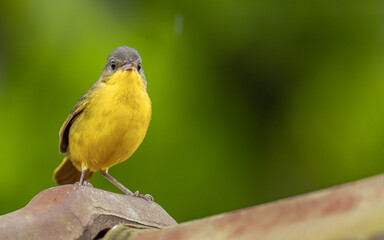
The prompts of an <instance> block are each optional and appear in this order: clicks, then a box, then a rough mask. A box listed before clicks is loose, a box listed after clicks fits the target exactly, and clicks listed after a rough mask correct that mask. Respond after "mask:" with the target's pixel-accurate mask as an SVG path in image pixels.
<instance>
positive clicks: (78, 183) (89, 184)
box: [75, 181, 93, 187]
mask: <svg viewBox="0 0 384 240" xmlns="http://www.w3.org/2000/svg"><path fill="white" fill-rule="evenodd" d="M75 185H79V186H87V187H93V185H92V184H91V183H90V182H87V181H83V184H81V183H80V182H75Z"/></svg>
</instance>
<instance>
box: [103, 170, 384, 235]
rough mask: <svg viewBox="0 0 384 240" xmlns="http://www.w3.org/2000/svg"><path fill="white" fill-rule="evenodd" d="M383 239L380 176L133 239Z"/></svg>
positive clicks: (383, 178)
mask: <svg viewBox="0 0 384 240" xmlns="http://www.w3.org/2000/svg"><path fill="white" fill-rule="evenodd" d="M382 233H384V176H378V177H374V178H369V179H366V180H362V181H359V182H354V183H349V184H345V185H341V186H336V187H333V188H329V189H325V190H322V191H318V192H314V193H309V194H305V195H301V196H297V197H293V198H289V199H285V200H280V201H276V202H272V203H268V204H264V205H260V206H255V207H251V208H247V209H242V210H238V211H234V212H229V213H224V214H221V215H217V216H213V217H208V218H205V219H200V220H195V221H191V222H186V223H182V224H180V225H178V226H174V227H171V228H165V229H161V230H148V231H144V232H139V233H137V234H136V236H135V237H134V238H133V239H135V240H141V239H147V240H154V239H175V240H177V239H199V240H205V239H240V240H241V239H263V240H264V239H284V240H285V239H295V240H296V239H377V237H380V236H383V234H382ZM107 236H108V234H107V235H106V237H107ZM379 239H381V238H379Z"/></svg>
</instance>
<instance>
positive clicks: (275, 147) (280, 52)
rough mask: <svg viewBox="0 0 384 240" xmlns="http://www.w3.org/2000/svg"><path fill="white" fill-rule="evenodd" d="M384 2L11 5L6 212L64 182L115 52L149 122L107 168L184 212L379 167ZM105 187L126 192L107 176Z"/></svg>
mask: <svg viewBox="0 0 384 240" xmlns="http://www.w3.org/2000/svg"><path fill="white" fill-rule="evenodd" d="M383 8H384V4H383V2H382V1H368V2H358V3H357V2H356V3H355V1H324V0H315V1H293V2H289V3H288V2H285V1H279V0H272V1H269V0H260V1H214V0H208V1H192V2H188V1H187V2H178V1H157V2H155V1H153V2H150V1H118V0H113V1H102V0H98V1H95V0H94V1H91V0H84V1H78V0H68V1H48V0H36V1H27V0H19V1H2V2H1V3H0V43H1V44H0V163H1V174H0V206H1V208H0V210H1V211H0V214H4V213H7V212H10V211H14V210H16V209H18V208H21V207H23V206H24V205H25V204H27V203H28V202H29V200H30V199H31V198H32V197H33V196H35V195H36V194H37V193H38V192H39V191H42V190H44V189H46V188H49V187H53V186H55V183H54V181H53V180H52V172H53V170H54V169H55V168H56V166H57V165H58V164H59V163H60V162H61V160H62V158H63V155H60V154H59V152H58V140H59V139H58V132H59V129H60V126H61V124H62V123H63V121H64V120H65V118H66V117H67V115H68V114H69V112H70V111H71V109H72V107H73V106H74V105H75V103H76V102H77V101H78V100H79V99H80V97H81V96H82V95H83V93H85V91H86V90H87V89H88V88H89V87H90V86H91V85H92V83H93V82H94V81H96V80H97V78H98V77H99V74H100V73H101V71H102V68H103V66H104V64H105V60H106V57H107V55H108V54H109V53H110V52H111V51H112V50H113V49H114V48H115V47H117V46H121V45H128V46H131V47H134V48H136V49H137V50H138V51H139V53H140V54H141V56H142V58H143V67H144V70H145V74H146V77H147V80H148V92H149V95H150V97H151V100H152V103H153V117H152V122H151V125H150V128H149V131H148V134H147V136H146V139H145V140H144V142H143V144H142V145H141V147H140V148H139V149H138V151H137V152H136V153H135V154H134V155H133V156H132V157H131V158H130V159H129V160H128V161H126V162H124V163H122V164H119V165H117V166H115V167H113V168H111V169H110V173H111V174H112V175H113V176H114V177H115V178H117V179H118V180H119V181H121V182H122V183H123V184H125V185H126V186H127V187H128V188H130V189H131V190H133V191H136V190H140V191H141V192H142V193H150V194H152V195H153V196H154V198H155V200H156V202H158V203H159V204H160V205H162V206H163V207H164V209H165V210H166V211H168V212H169V213H170V214H171V216H173V217H174V218H175V219H176V220H177V221H186V220H190V219H195V218H201V217H204V216H209V215H213V214H218V213H221V212H227V211H231V210H235V209H239V208H244V207H248V206H253V205H256V204H260V203H264V202H269V201H272V200H276V199H280V198H284V197H288V196H293V195H297V194H300V193H304V192H308V191H313V190H316V189H320V188H324V187H329V186H332V185H335V184H340V183H344V182H348V181H352V180H355V179H360V178H363V177H367V176H371V175H374V174H378V173H381V172H382V171H383V170H384V161H383V160H384V148H383V146H384V51H383V50H384V49H383V48H384V47H383V43H384V41H383V40H384V38H383V34H384V31H383V30H384V26H383V25H384V21H383V13H384V12H383ZM92 183H93V185H94V186H95V187H98V188H102V189H106V190H108V191H114V192H119V190H118V189H117V188H115V187H114V186H113V185H112V184H110V183H109V182H108V181H107V180H105V179H103V178H102V177H101V176H100V174H96V176H95V177H94V179H92Z"/></svg>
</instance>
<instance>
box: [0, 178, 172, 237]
mask: <svg viewBox="0 0 384 240" xmlns="http://www.w3.org/2000/svg"><path fill="white" fill-rule="evenodd" d="M120 223H125V224H128V225H130V226H132V228H136V229H144V228H163V227H165V226H172V225H176V224H177V223H176V221H175V220H173V218H172V217H170V216H169V215H168V214H167V213H166V212H165V211H164V210H163V209H162V208H161V207H160V206H159V205H158V204H156V203H154V202H151V201H146V200H144V199H141V198H137V197H129V196H125V195H121V194H117V193H110V192H106V191H103V190H100V189H97V188H93V187H87V186H78V185H64V186H60V187H54V188H50V189H47V190H45V191H42V192H40V193H39V194H38V195H36V196H35V197H34V198H33V199H32V200H31V201H30V202H29V203H28V205H27V206H25V207H24V208H22V209H20V210H17V211H15V212H12V213H9V214H6V215H3V216H0V239H12V240H13V239H55V240H57V239H66V240H68V239H94V238H95V237H96V236H97V235H98V234H99V233H100V232H101V233H102V231H103V230H105V231H106V230H108V229H110V228H112V227H113V226H115V225H116V224H120ZM101 235H102V234H101ZM99 236H100V235H99ZM100 237H101V236H100Z"/></svg>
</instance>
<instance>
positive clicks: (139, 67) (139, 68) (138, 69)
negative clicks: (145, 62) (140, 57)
mask: <svg viewBox="0 0 384 240" xmlns="http://www.w3.org/2000/svg"><path fill="white" fill-rule="evenodd" d="M141 67H142V66H141V63H139V64H137V71H138V72H140V70H141Z"/></svg>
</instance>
